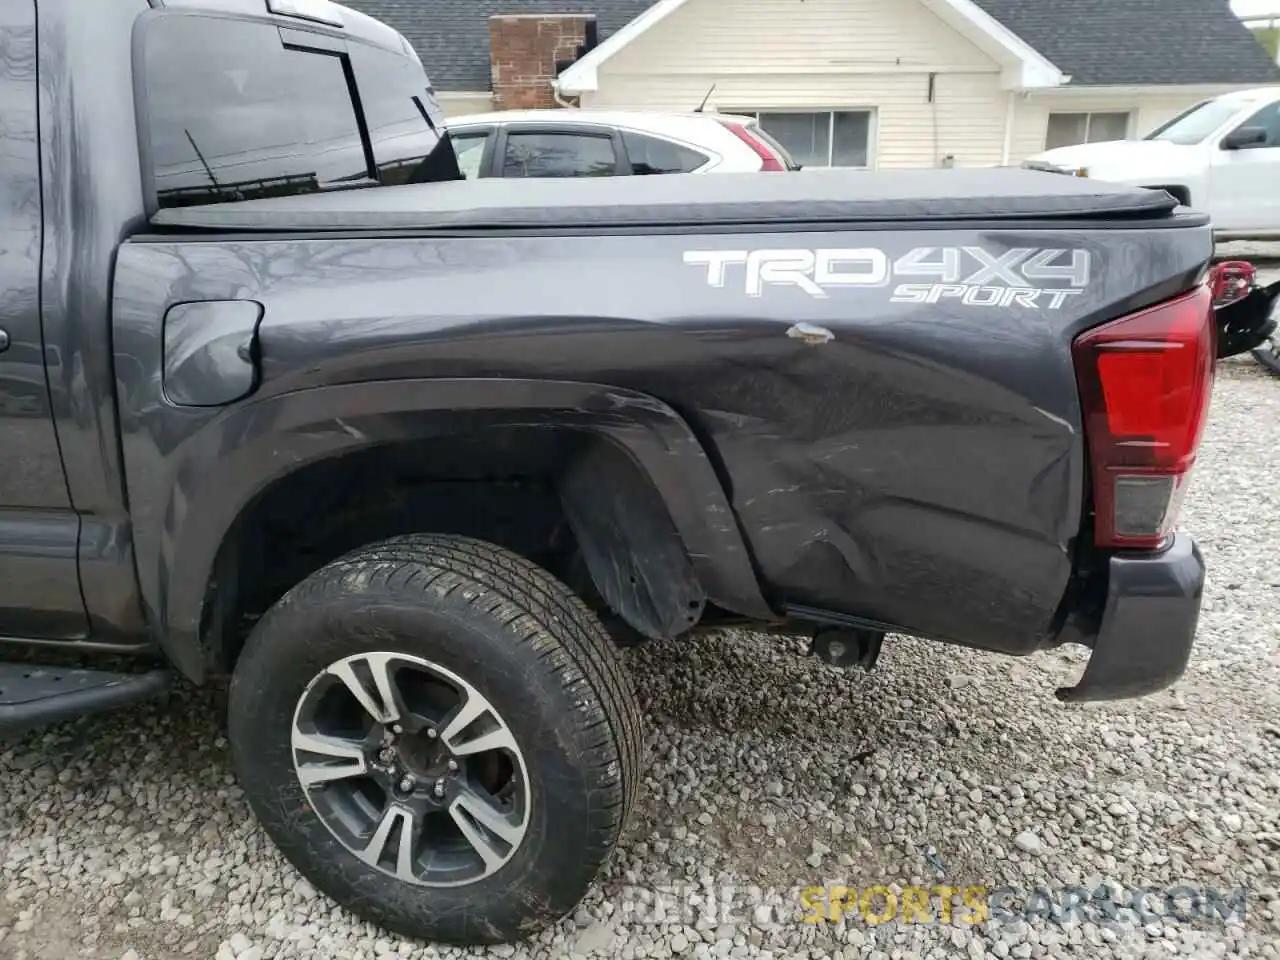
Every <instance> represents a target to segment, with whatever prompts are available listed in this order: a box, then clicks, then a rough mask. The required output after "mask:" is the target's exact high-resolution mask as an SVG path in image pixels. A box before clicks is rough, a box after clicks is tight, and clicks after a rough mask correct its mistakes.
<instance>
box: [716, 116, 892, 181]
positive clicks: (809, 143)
mask: <svg viewBox="0 0 1280 960" xmlns="http://www.w3.org/2000/svg"><path fill="white" fill-rule="evenodd" d="M728 112H729V113H745V114H747V115H748V116H754V117H755V118H756V121H757V122H758V123H759V124H760V128H761V129H762V130H764V131H765V133H767V134H769V135H770V136H771V137H773V138H774V139H775V140H777V141H778V142H779V143H780V144H782V146H783V147H785V148H786V151H787V153H789V154H791V156H792V158H793V159H794V160H795V162H796V163H798V164H800V166H802V167H868V166H870V165H871V164H870V159H871V111H870V110H821V111H813V110H807V111H804V112H803V113H783V112H780V111H773V110H730V111H728Z"/></svg>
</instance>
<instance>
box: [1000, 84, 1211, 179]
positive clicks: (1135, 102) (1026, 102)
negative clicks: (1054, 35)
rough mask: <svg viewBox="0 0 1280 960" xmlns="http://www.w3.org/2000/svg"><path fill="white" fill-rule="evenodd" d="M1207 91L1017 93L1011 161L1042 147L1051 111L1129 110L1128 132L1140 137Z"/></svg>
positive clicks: (1191, 103)
mask: <svg viewBox="0 0 1280 960" xmlns="http://www.w3.org/2000/svg"><path fill="white" fill-rule="evenodd" d="M1209 96H1211V94H1207V93H1186V92H1182V93H1160V92H1151V93H1145V92H1143V93H1116V94H1108V93H1099V94H1098V95H1096V96H1089V95H1086V94H1083V93H1079V92H1072V93H1058V94H1054V93H1050V92H1045V93H1036V94H1031V95H1029V96H1025V97H1019V98H1018V102H1017V106H1016V107H1015V109H1016V111H1017V113H1016V114H1015V121H1014V137H1013V156H1012V159H1013V161H1014V162H1018V161H1020V160H1024V159H1025V158H1027V157H1030V156H1033V155H1034V154H1037V153H1040V152H1041V151H1042V150H1044V149H1045V134H1046V132H1047V131H1048V125H1049V114H1050V113H1091V112H1099V113H1100V112H1118V111H1128V113H1129V115H1130V116H1129V136H1131V137H1141V136H1145V135H1146V134H1147V133H1149V132H1151V131H1152V130H1154V129H1155V128H1156V127H1158V126H1160V124H1162V123H1165V122H1166V121H1168V120H1172V119H1173V118H1174V117H1176V116H1177V115H1178V114H1179V113H1181V112H1182V111H1183V110H1186V109H1187V108H1188V107H1191V106H1194V105H1195V104H1197V103H1199V102H1200V101H1201V100H1205V99H1208V98H1209Z"/></svg>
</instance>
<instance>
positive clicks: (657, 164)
mask: <svg viewBox="0 0 1280 960" xmlns="http://www.w3.org/2000/svg"><path fill="white" fill-rule="evenodd" d="M622 145H623V146H624V147H626V148H627V159H628V160H629V161H630V163H631V172H632V173H633V174H635V175H636V176H644V175H646V174H653V173H692V172H693V171H694V170H697V169H698V168H699V167H701V166H702V165H703V164H705V163H706V162H707V161H708V160H709V159H711V158H710V157H708V156H707V155H706V154H705V153H699V152H698V151H697V150H694V149H692V148H691V147H684V146H681V145H680V144H678V143H672V142H671V141H670V140H663V139H662V138H661V137H651V136H648V135H647V134H643V133H634V132H633V131H630V130H623V131H622Z"/></svg>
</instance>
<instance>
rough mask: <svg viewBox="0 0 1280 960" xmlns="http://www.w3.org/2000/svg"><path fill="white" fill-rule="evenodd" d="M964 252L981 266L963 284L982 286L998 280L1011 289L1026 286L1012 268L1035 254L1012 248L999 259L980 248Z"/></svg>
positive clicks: (968, 248)
mask: <svg viewBox="0 0 1280 960" xmlns="http://www.w3.org/2000/svg"><path fill="white" fill-rule="evenodd" d="M964 252H965V253H967V254H968V255H969V256H971V257H973V259H975V260H977V261H978V263H980V264H982V268H981V269H980V270H978V271H976V272H975V273H972V274H970V275H969V276H968V277H966V278H965V281H964V282H965V283H970V284H983V283H991V282H992V281H993V280H998V281H1001V282H1003V283H1006V284H1008V285H1009V286H1011V287H1025V286H1026V285H1027V281H1026V278H1025V277H1023V276H1021V275H1020V274H1019V273H1018V271H1017V270H1015V269H1014V267H1016V266H1017V265H1018V264H1020V263H1021V262H1022V261H1023V260H1025V259H1027V257H1029V256H1031V254H1033V253H1035V251H1034V250H1029V249H1027V248H1025V247H1014V248H1013V249H1012V250H1006V251H1005V252H1004V253H1002V254H1001V255H1000V256H999V257H993V256H992V255H991V254H989V253H987V251H985V250H983V249H982V248H981V247H965V248H964Z"/></svg>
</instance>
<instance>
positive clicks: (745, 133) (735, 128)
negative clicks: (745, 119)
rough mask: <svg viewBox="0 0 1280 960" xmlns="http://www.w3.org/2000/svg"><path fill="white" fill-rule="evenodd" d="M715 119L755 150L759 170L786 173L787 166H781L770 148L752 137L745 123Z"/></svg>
mask: <svg viewBox="0 0 1280 960" xmlns="http://www.w3.org/2000/svg"><path fill="white" fill-rule="evenodd" d="M716 119H717V120H719V121H720V125H721V126H723V127H724V128H725V129H727V130H728V131H729V132H730V133H732V134H733V135H734V136H735V137H737V138H738V139H739V140H741V141H742V142H743V143H745V144H746V145H747V146H748V147H750V148H751V149H752V150H754V151H755V153H756V156H757V157H759V158H760V162H761V167H760V169H761V170H765V171H768V172H769V173H786V171H787V168H786V167H785V166H783V164H782V161H781V160H779V159H778V158H777V157H775V156H774V155H773V151H772V150H770V149H769V148H768V147H767V146H765V145H764V144H763V143H761V142H760V141H759V140H757V139H756V138H755V137H753V136H752V135H751V131H750V130H748V129H747V127H746V125H745V124H742V123H738V122H737V121H734V120H725V119H723V118H721V117H717V118H716Z"/></svg>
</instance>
